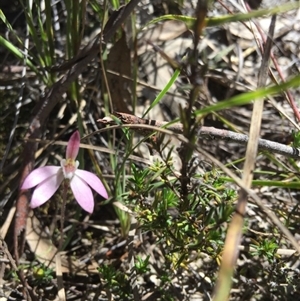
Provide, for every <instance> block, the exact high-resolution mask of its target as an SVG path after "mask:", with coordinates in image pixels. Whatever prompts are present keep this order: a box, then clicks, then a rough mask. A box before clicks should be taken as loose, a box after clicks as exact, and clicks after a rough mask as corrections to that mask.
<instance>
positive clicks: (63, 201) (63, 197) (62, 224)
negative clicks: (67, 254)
mask: <svg viewBox="0 0 300 301" xmlns="http://www.w3.org/2000/svg"><path fill="white" fill-rule="evenodd" d="M67 192H68V184H67V183H66V180H64V182H63V195H62V206H61V214H60V240H59V247H58V252H61V251H63V250H62V249H63V243H64V223H65V212H66V203H67Z"/></svg>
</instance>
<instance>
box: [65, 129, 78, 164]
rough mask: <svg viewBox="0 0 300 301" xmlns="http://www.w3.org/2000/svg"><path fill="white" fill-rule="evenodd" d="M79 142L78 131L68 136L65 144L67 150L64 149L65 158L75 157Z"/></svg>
mask: <svg viewBox="0 0 300 301" xmlns="http://www.w3.org/2000/svg"><path fill="white" fill-rule="evenodd" d="M79 144H80V134H79V132H78V131H75V132H74V133H73V134H72V136H71V137H70V140H69V142H68V145H67V151H66V159H67V160H68V159H73V160H75V159H76V157H77V155H78V151H79Z"/></svg>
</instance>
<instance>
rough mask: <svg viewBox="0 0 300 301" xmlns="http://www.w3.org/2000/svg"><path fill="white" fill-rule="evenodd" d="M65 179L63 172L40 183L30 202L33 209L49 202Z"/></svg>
mask: <svg viewBox="0 0 300 301" xmlns="http://www.w3.org/2000/svg"><path fill="white" fill-rule="evenodd" d="M63 179H64V175H63V172H62V170H60V171H59V172H58V173H57V174H55V175H52V176H51V177H49V178H48V179H46V180H44V182H42V183H40V184H39V185H38V186H37V187H36V188H35V190H34V192H33V194H32V198H31V202H30V206H31V208H36V207H38V206H41V205H42V204H44V203H45V202H47V201H48V200H49V199H50V198H51V197H52V196H53V194H54V193H55V192H56V190H57V189H58V187H59V185H60V184H61V182H62V181H63Z"/></svg>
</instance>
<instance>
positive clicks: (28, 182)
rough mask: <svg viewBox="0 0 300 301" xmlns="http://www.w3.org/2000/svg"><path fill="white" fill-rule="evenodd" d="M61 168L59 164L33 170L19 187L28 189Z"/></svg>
mask: <svg viewBox="0 0 300 301" xmlns="http://www.w3.org/2000/svg"><path fill="white" fill-rule="evenodd" d="M59 169H61V167H59V166H43V167H39V168H37V169H35V170H33V171H32V172H31V173H30V174H29V175H28V176H27V177H26V179H25V180H24V182H23V184H22V186H21V189H29V188H32V187H34V186H36V185H38V184H41V183H42V182H44V181H45V180H46V179H48V178H50V177H52V176H54V175H56V174H57V173H58V171H59Z"/></svg>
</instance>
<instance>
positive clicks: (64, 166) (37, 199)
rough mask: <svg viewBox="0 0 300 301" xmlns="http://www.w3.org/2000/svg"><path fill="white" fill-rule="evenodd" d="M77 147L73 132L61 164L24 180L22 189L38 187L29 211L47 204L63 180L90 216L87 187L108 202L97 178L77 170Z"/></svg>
mask: <svg viewBox="0 0 300 301" xmlns="http://www.w3.org/2000/svg"><path fill="white" fill-rule="evenodd" d="M79 144H80V135H79V132H78V131H76V132H75V133H74V134H73V135H72V136H71V138H70V140H69V142H68V146H67V151H66V159H63V160H61V162H60V164H61V166H44V167H39V168H37V169H35V170H33V171H32V172H31V173H30V174H29V175H28V176H27V178H26V179H25V181H24V183H23V185H22V187H21V189H29V188H33V187H35V186H37V187H36V188H35V190H34V192H33V195H32V199H31V203H30V206H31V208H36V207H38V206H41V205H42V204H44V203H45V202H47V201H48V200H49V199H50V198H51V197H52V196H53V195H54V193H55V192H56V190H57V189H58V187H59V186H60V184H61V183H62V181H63V180H64V179H67V180H69V183H70V187H71V190H72V192H73V194H74V197H75V199H76V201H77V202H78V204H79V205H80V206H81V207H82V208H83V209H84V210H85V211H87V212H89V213H92V212H93V210H94V197H93V193H92V190H91V188H90V187H89V186H91V187H92V188H93V189H94V190H95V191H96V192H98V193H99V194H100V195H101V196H103V197H104V198H105V199H107V198H108V195H107V192H106V189H105V187H104V185H103V184H102V182H101V181H100V180H99V178H98V177H97V176H96V175H94V174H93V173H91V172H88V171H85V170H82V169H77V167H78V165H79V162H78V161H75V159H76V157H77V155H78V151H79Z"/></svg>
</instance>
